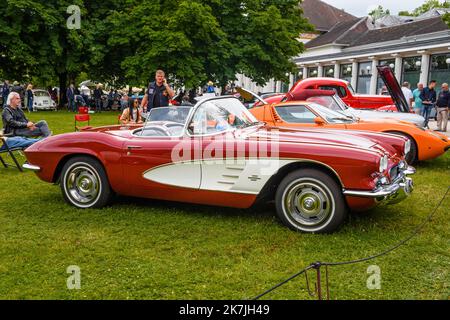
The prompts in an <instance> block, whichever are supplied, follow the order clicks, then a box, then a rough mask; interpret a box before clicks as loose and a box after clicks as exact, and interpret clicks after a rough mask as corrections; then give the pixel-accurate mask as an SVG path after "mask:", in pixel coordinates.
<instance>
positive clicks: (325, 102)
mask: <svg viewBox="0 0 450 320" xmlns="http://www.w3.org/2000/svg"><path fill="white" fill-rule="evenodd" d="M306 101H308V102H314V103H317V104H320V105H321V106H324V107H325V108H328V109H330V110H334V111H342V110H345V109H344V108H342V106H340V105H339V103H338V102H337V101H336V99H335V97H332V96H316V97H310V98H308V99H307V100H306Z"/></svg>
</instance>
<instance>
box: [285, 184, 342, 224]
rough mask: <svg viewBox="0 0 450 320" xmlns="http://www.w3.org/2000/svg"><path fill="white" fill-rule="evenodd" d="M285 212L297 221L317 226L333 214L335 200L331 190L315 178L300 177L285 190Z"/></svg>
mask: <svg viewBox="0 0 450 320" xmlns="http://www.w3.org/2000/svg"><path fill="white" fill-rule="evenodd" d="M283 205H284V209H285V212H286V213H287V214H288V215H289V216H290V217H291V218H292V219H294V220H295V221H296V222H297V223H300V224H302V225H305V226H308V227H315V226H317V225H320V224H322V223H324V222H325V221H326V220H327V219H328V218H329V216H330V215H331V213H332V211H333V208H334V202H333V199H332V197H331V195H330V193H329V191H328V190H327V189H326V188H325V187H323V186H322V185H321V184H320V183H319V182H316V181H315V180H313V179H300V180H298V181H296V182H294V183H292V184H291V185H290V186H289V187H288V188H287V190H286V191H285V196H284V203H283Z"/></svg>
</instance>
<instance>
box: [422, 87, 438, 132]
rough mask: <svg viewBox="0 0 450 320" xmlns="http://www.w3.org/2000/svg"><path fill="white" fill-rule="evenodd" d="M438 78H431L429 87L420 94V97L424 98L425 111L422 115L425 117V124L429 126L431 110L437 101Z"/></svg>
mask: <svg viewBox="0 0 450 320" xmlns="http://www.w3.org/2000/svg"><path fill="white" fill-rule="evenodd" d="M435 87H436V80H431V81H430V84H429V85H428V87H426V88H423V90H422V93H421V94H420V99H421V100H422V105H423V111H422V116H423V117H424V118H425V124H424V126H425V127H427V128H428V121H429V119H430V112H431V109H432V108H433V106H434V104H435V103H436V90H434V88H435Z"/></svg>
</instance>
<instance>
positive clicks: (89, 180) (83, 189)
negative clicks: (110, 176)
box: [65, 166, 100, 205]
mask: <svg viewBox="0 0 450 320" xmlns="http://www.w3.org/2000/svg"><path fill="white" fill-rule="evenodd" d="M65 184H66V190H67V194H68V196H69V197H70V198H71V199H72V200H73V201H75V202H77V203H79V204H82V205H88V204H90V203H92V202H94V201H96V200H97V198H98V196H99V193H100V179H99V177H98V175H97V173H96V172H95V171H94V170H92V169H91V168H90V167H88V166H74V167H73V168H71V169H70V170H69V172H68V173H67V175H66V182H65Z"/></svg>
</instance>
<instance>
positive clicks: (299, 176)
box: [275, 169, 347, 233]
mask: <svg viewBox="0 0 450 320" xmlns="http://www.w3.org/2000/svg"><path fill="white" fill-rule="evenodd" d="M275 204H276V209H277V215H278V217H279V218H280V220H281V221H282V222H283V224H284V225H286V226H287V227H289V228H291V229H293V230H297V231H301V232H306V233H330V232H333V231H335V230H337V229H338V228H339V227H340V226H341V225H342V224H343V222H344V221H345V219H346V217H347V206H346V203H345V200H344V195H343V194H342V188H340V187H339V184H338V183H337V182H336V181H335V180H334V179H333V178H331V177H330V176H329V175H327V174H326V173H324V172H322V171H320V170H316V169H300V170H297V171H294V172H292V173H290V174H288V175H287V176H286V177H285V178H284V179H283V181H282V182H281V183H280V185H279V186H278V189H277V192H276V196H275Z"/></svg>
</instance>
